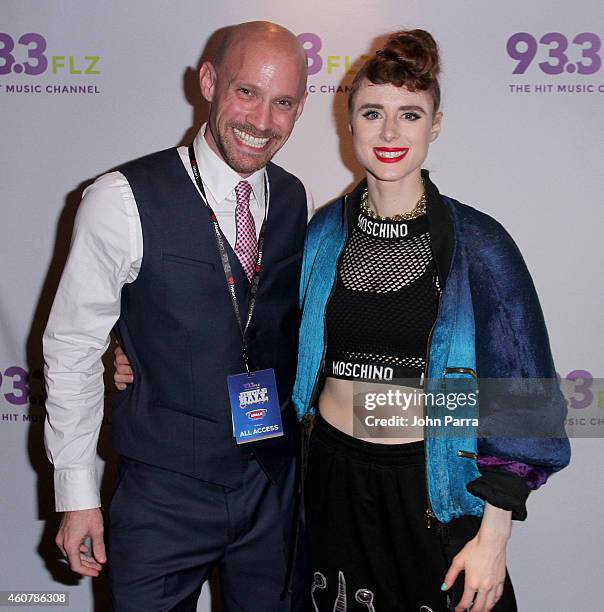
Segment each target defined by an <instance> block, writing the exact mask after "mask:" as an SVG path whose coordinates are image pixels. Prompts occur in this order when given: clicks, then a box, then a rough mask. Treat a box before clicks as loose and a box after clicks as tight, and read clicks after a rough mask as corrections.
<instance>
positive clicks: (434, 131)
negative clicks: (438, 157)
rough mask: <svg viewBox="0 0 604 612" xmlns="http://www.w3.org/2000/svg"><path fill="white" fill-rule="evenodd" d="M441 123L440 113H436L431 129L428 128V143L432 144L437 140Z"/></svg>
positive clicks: (441, 115) (441, 116)
mask: <svg viewBox="0 0 604 612" xmlns="http://www.w3.org/2000/svg"><path fill="white" fill-rule="evenodd" d="M442 121H443V114H442V113H441V112H438V113H436V114H435V115H434V119H432V127H431V128H430V142H434V141H435V140H436V139H437V138H438V135H439V134H440V130H441V128H442Z"/></svg>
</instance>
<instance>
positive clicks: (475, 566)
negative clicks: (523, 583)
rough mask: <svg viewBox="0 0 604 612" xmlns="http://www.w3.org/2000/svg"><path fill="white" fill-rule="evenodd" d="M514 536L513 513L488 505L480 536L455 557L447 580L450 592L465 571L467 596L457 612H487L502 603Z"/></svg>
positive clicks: (445, 584) (445, 586) (446, 587)
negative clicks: (507, 562)
mask: <svg viewBox="0 0 604 612" xmlns="http://www.w3.org/2000/svg"><path fill="white" fill-rule="evenodd" d="M511 532H512V513H511V512H510V511H508V510H502V509H501V508H496V507H495V506H491V504H489V503H486V504H485V509H484V515H483V517H482V523H481V525H480V529H479V530H478V533H477V534H476V536H475V537H474V538H473V539H472V540H470V541H469V542H468V543H467V544H466V545H465V546H464V547H463V548H462V549H461V550H460V551H459V553H458V554H457V555H455V557H454V558H453V562H452V563H451V567H450V568H449V571H448V572H447V575H446V576H445V583H444V584H443V590H448V589H449V588H450V587H451V586H453V584H454V583H455V580H457V576H458V575H459V573H460V572H462V571H465V583H464V592H463V596H462V598H461V600H460V602H459V603H458V604H457V606H456V608H455V612H463V611H464V610H468V609H471V611H472V612H487V611H488V610H492V609H493V607H494V606H495V604H496V603H497V602H498V601H499V598H500V597H501V595H502V593H503V583H504V581H505V558H506V546H507V543H508V540H509V538H510V535H511ZM474 597H476V599H474Z"/></svg>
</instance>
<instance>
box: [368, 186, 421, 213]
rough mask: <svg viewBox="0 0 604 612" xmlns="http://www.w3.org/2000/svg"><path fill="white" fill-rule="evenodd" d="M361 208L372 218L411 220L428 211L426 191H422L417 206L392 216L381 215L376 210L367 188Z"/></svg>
mask: <svg viewBox="0 0 604 612" xmlns="http://www.w3.org/2000/svg"><path fill="white" fill-rule="evenodd" d="M361 210H362V211H363V212H364V213H365V214H366V215H367V216H368V217H371V218H372V219H379V220H380V221H409V220H410V219H417V218H418V217H421V216H422V215H424V214H425V213H426V192H425V191H424V193H422V197H421V198H420V199H419V200H418V201H417V202H416V204H415V206H414V207H413V208H412V209H411V210H410V211H409V212H405V213H399V214H398V215H393V216H392V217H380V215H378V214H377V213H376V212H374V211H373V210H372V209H371V208H370V206H369V192H368V191H367V188H365V191H363V194H362V195H361Z"/></svg>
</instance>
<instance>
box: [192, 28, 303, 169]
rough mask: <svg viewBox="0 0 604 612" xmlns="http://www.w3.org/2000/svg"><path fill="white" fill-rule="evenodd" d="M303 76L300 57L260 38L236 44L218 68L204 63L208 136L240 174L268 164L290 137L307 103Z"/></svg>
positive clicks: (203, 85) (213, 147) (285, 48)
mask: <svg viewBox="0 0 604 612" xmlns="http://www.w3.org/2000/svg"><path fill="white" fill-rule="evenodd" d="M305 77H306V75H305V71H304V65H303V63H302V62H301V61H300V58H299V55H296V53H295V52H293V51H292V50H291V49H288V48H287V47H284V45H283V44H281V45H278V44H275V43H273V44H272V45H271V44H269V43H267V42H263V41H262V40H260V41H253V42H247V43H245V42H241V43H236V44H235V45H234V46H233V48H231V49H229V50H228V52H227V53H226V54H225V56H224V58H223V61H222V62H221V63H220V65H219V66H218V67H217V68H216V69H215V68H214V66H213V65H212V64H209V63H206V64H204V65H203V66H202V69H201V73H200V82H201V90H202V94H203V95H204V97H205V98H206V99H207V100H208V101H209V102H210V103H211V108H210V117H209V121H208V125H209V130H207V131H206V139H207V141H208V144H209V145H210V147H211V148H212V149H213V150H214V152H215V153H217V154H218V155H219V156H220V157H222V159H224V161H225V162H226V163H227V164H228V165H229V166H231V168H233V170H235V171H236V172H238V173H239V174H240V175H241V176H242V177H244V178H245V177H246V176H249V175H250V174H252V173H253V172H255V171H256V170H259V169H260V168H263V167H264V166H266V164H267V163H268V162H269V161H270V160H271V158H272V157H273V156H274V155H275V153H277V151H278V150H279V149H280V148H281V147H282V146H283V145H284V144H285V142H286V141H287V139H288V138H289V135H290V134H291V131H292V129H293V127H294V123H295V122H296V119H297V118H298V117H299V116H300V113H301V112H302V109H303V107H304V101H305V99H306V92H305V81H306V78H305ZM208 132H209V134H208Z"/></svg>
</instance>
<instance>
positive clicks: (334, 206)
mask: <svg viewBox="0 0 604 612" xmlns="http://www.w3.org/2000/svg"><path fill="white" fill-rule="evenodd" d="M344 199H345V196H340V197H337V198H334V199H333V200H330V201H329V202H327V204H324V205H323V206H320V207H319V208H317V209H316V211H315V214H314V215H313V217H312V219H311V220H310V223H309V224H308V232H309V234H310V235H316V234H320V233H322V232H323V231H324V230H325V229H326V228H328V229H329V228H331V227H337V226H338V225H339V224H341V222H342V219H343V214H344Z"/></svg>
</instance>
